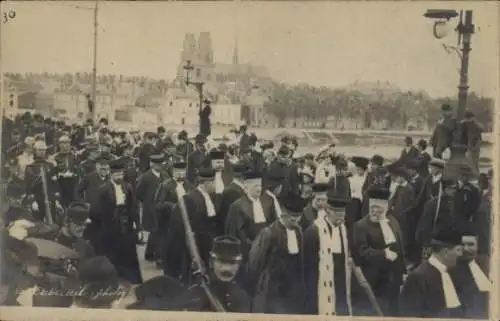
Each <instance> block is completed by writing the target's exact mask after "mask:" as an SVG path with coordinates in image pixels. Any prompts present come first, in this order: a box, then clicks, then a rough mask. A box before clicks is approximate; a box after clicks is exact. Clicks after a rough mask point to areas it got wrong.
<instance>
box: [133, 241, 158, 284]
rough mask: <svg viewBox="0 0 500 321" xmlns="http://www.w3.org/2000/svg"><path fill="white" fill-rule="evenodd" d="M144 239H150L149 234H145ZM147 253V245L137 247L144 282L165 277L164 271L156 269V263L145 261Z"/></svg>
mask: <svg viewBox="0 0 500 321" xmlns="http://www.w3.org/2000/svg"><path fill="white" fill-rule="evenodd" d="M144 239H145V240H147V239H148V232H144ZM145 251H146V245H145V244H144V245H138V246H137V255H138V257H139V265H140V267H141V272H142V279H143V281H146V280H149V279H152V278H154V277H156V276H159V275H163V271H162V270H160V269H158V268H157V267H156V264H155V263H154V262H148V261H146V260H145V259H144V252H145Z"/></svg>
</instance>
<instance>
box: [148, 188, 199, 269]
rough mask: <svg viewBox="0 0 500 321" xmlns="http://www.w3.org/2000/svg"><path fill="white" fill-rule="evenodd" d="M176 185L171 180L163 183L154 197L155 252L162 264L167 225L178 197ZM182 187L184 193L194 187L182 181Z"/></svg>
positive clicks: (164, 259)
mask: <svg viewBox="0 0 500 321" xmlns="http://www.w3.org/2000/svg"><path fill="white" fill-rule="evenodd" d="M177 184H179V183H178V182H176V181H175V180H173V179H168V180H166V181H164V182H163V183H161V184H160V186H159V187H158V192H157V193H156V197H155V206H156V215H157V217H158V225H157V228H156V231H155V233H156V234H157V235H156V237H155V239H156V240H157V242H158V244H157V246H158V248H157V250H158V251H159V253H160V259H161V260H162V262H165V261H166V260H167V257H165V248H164V247H165V244H166V242H167V239H168V231H169V224H170V219H171V216H172V212H173V210H174V208H175V206H176V205H177V202H178V197H179V196H178V195H177V191H176V188H177ZM182 185H183V187H184V191H185V192H186V193H188V192H189V191H190V190H192V189H193V188H194V186H193V185H191V183H189V182H187V181H184V182H183V183H182Z"/></svg>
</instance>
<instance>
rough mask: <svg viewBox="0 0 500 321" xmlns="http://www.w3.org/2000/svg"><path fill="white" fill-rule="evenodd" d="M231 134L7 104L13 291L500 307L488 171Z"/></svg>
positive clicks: (274, 307)
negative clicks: (150, 272)
mask: <svg viewBox="0 0 500 321" xmlns="http://www.w3.org/2000/svg"><path fill="white" fill-rule="evenodd" d="M233 134H234V135H235V139H234V141H233V142H231V143H228V142H219V143H214V142H212V141H211V142H210V143H209V142H208V140H209V139H208V137H206V136H205V135H203V134H198V135H197V136H196V137H195V138H194V139H190V137H188V134H187V133H186V132H185V131H181V132H179V133H178V134H177V135H176V136H175V137H174V136H172V135H170V134H168V133H167V131H166V130H165V128H164V127H161V126H160V127H158V129H157V132H140V131H139V130H130V131H128V132H127V131H123V130H112V129H110V126H108V121H107V120H106V119H101V120H99V122H98V124H93V122H92V121H88V122H87V123H85V124H66V123H65V122H63V121H56V120H53V119H50V118H43V117H42V116H41V115H38V114H35V115H31V114H29V113H26V114H24V115H20V116H18V117H17V118H16V119H8V118H4V119H3V131H2V155H3V159H2V164H4V165H5V166H4V168H3V169H2V174H3V181H4V186H5V188H4V191H3V192H4V195H5V196H6V198H4V200H6V201H5V202H2V203H6V204H7V205H8V206H7V208H5V209H4V215H3V229H2V234H3V238H4V240H5V241H4V243H3V244H4V258H5V259H4V260H2V262H3V266H2V282H1V284H2V288H3V289H7V291H4V293H5V295H3V298H2V301H3V304H4V305H25V306H51V307H86V308H117V307H121V308H128V309H150V310H171V311H176V310H177V311H184V310H188V311H214V312H215V311H218V312H251V313H275V314H312V315H355V316H360V315H378V316H382V315H383V316H403V317H471V318H487V316H488V299H489V294H488V293H489V291H490V288H491V282H490V281H489V277H488V275H489V257H490V246H491V238H490V234H491V215H492V214H491V198H492V194H491V183H490V182H491V179H492V176H493V173H492V172H491V171H490V172H488V173H482V174H481V175H480V176H479V179H476V177H474V175H471V172H472V169H471V168H470V167H468V166H465V165H464V166H461V167H459V168H458V171H457V174H456V177H446V176H445V175H443V170H444V169H445V168H446V166H447V163H446V161H445V160H442V159H439V158H433V157H431V156H430V155H429V154H428V153H427V152H426V149H427V142H426V141H425V140H421V141H419V142H417V143H416V144H414V143H413V140H412V138H411V137H407V138H406V139H405V145H404V147H403V149H402V152H401V157H400V158H399V159H398V160H397V161H392V162H389V161H388V160H386V159H384V157H383V156H382V155H377V154H375V155H372V156H371V157H365V156H366V153H369V151H368V150H366V151H361V150H360V155H358V156H352V157H346V156H345V155H341V154H339V153H336V151H335V146H334V145H331V146H329V147H328V148H327V149H325V150H322V151H321V152H320V153H317V154H312V153H310V154H305V155H297V153H296V149H297V147H298V143H297V140H296V139H295V138H294V137H284V138H283V139H282V140H281V142H279V143H276V146H275V144H274V143H260V142H259V139H258V138H257V136H256V135H254V134H251V133H249V132H248V128H247V126H245V125H242V126H241V127H240V128H238V130H235V131H233ZM453 148H458V149H459V148H461V147H460V146H454V147H453ZM142 245H144V246H145V254H144V256H145V257H144V259H145V260H146V261H149V262H152V264H154V265H155V268H157V269H159V271H162V272H163V273H162V275H161V276H157V277H154V278H151V279H145V278H144V277H143V275H142V273H141V268H140V264H139V261H140V260H139V257H138V252H137V247H138V246H142Z"/></svg>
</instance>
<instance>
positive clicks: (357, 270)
mask: <svg viewBox="0 0 500 321" xmlns="http://www.w3.org/2000/svg"><path fill="white" fill-rule="evenodd" d="M352 271H353V273H354V276H355V277H356V279H357V280H358V282H359V285H360V286H361V287H362V288H363V290H364V291H365V293H366V295H367V296H368V299H369V300H370V303H371V305H372V307H373V308H374V309H375V312H376V313H377V315H378V316H379V317H382V316H384V315H383V313H382V309H381V308H380V305H379V304H378V302H377V298H376V297H375V294H373V290H372V287H371V286H370V283H368V281H367V280H366V278H365V275H364V273H363V271H362V270H361V268H360V267H359V266H353V267H352Z"/></svg>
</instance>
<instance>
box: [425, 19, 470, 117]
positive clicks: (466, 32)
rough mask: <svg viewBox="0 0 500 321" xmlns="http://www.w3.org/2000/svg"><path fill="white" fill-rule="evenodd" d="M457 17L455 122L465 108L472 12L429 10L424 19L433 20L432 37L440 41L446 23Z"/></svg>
mask: <svg viewBox="0 0 500 321" xmlns="http://www.w3.org/2000/svg"><path fill="white" fill-rule="evenodd" d="M457 16H460V17H459V19H460V20H459V22H458V25H457V26H456V28H455V31H457V33H458V45H459V46H460V45H461V46H462V47H461V48H460V49H458V50H459V51H460V60H461V62H460V82H459V85H458V107H457V110H456V113H457V114H456V115H457V120H459V121H460V120H462V118H463V116H464V112H465V109H466V108H467V95H468V90H469V84H468V82H469V53H470V51H471V38H472V35H473V34H474V24H473V22H472V10H467V11H465V19H464V12H463V11H460V13H459V12H457V11H456V10H447V9H444V10H443V9H429V10H427V12H426V13H425V14H424V17H426V18H430V19H434V20H435V23H434V37H435V38H437V39H441V38H443V37H444V36H446V34H447V32H446V31H447V23H448V21H449V20H450V19H452V18H456V17H457Z"/></svg>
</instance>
